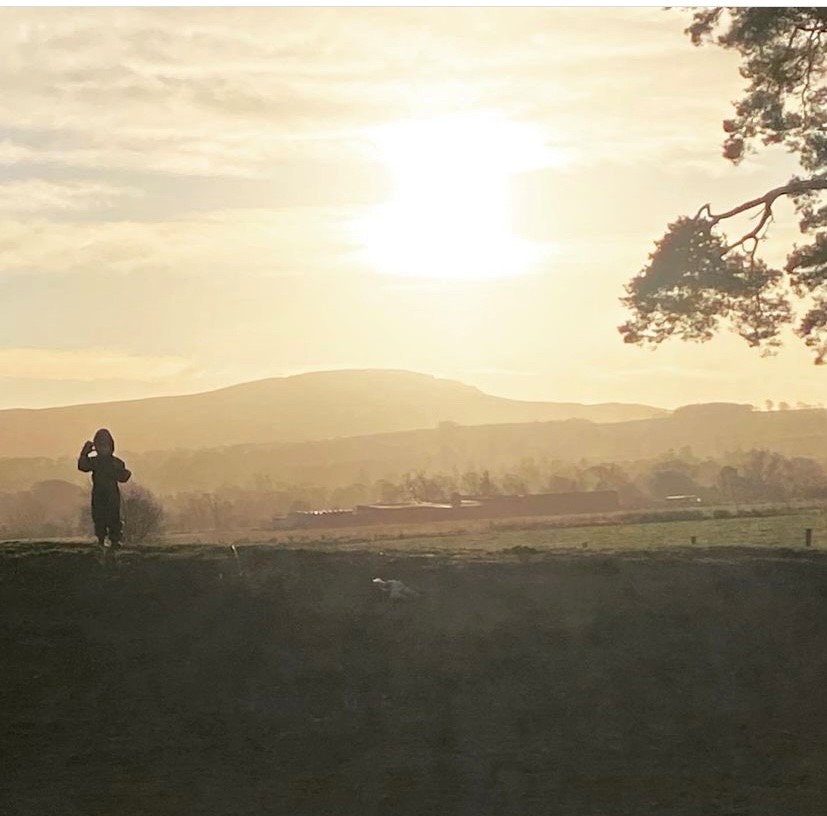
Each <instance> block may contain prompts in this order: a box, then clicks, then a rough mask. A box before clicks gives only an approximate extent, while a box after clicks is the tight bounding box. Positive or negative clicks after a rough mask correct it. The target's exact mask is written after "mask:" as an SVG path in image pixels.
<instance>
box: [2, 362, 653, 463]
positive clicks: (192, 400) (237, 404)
mask: <svg viewBox="0 0 827 816" xmlns="http://www.w3.org/2000/svg"><path fill="white" fill-rule="evenodd" d="M665 413H666V412H665V411H663V410H662V409H659V408H653V407H650V406H645V405H626V404H615V403H611V404H603V405H581V404H577V403H552V402H522V401H519V400H510V399H504V398H502V397H494V396H491V395H489V394H485V393H483V392H482V391H480V390H479V389H477V388H473V387H471V386H468V385H463V384H462V383H459V382H456V381H453V380H441V379H437V378H436V377H432V376H429V375H426V374H417V373H413V372H409V371H388V370H363V371H328V372H314V373H310V374H301V375H298V376H293V377H283V378H277V379H269V380H261V381H258V382H251V383H244V384H242V385H236V386H232V387H230V388H224V389H221V390H218V391H211V392H207V393H203V394H193V395H189V396H176V397H158V398H153V399H142V400H132V401H127V402H110V403H99V404H91V405H75V406H68V407H62V408H45V409H38V410H22V409H15V410H5V411H0V457H33V456H45V457H63V456H67V455H71V454H74V452H75V450H76V449H79V448H80V445H81V444H82V442H83V440H85V439H88V438H90V437H91V435H92V433H93V432H94V431H95V429H96V428H99V427H102V426H103V427H109V428H111V429H112V430H113V432H114V433H115V437H116V439H117V441H118V447H119V448H120V449H121V450H125V451H130V452H135V453H140V452H145V451H156V450H173V449H191V450H192V449H198V448H213V447H218V446H223V445H239V444H250V443H273V442H302V441H306V440H315V439H329V438H335V437H349V436H357V435H363V434H376V433H390V432H396V431H406V430H414V429H418V428H434V427H435V426H436V425H438V424H439V423H440V422H445V421H453V422H457V423H460V424H462V425H488V424H499V423H515V422H516V423H519V422H540V421H549V420H563V419H587V420H591V421H593V422H601V423H603V422H618V421H626V420H632V419H644V418H648V417H653V416H658V415H662V414H665Z"/></svg>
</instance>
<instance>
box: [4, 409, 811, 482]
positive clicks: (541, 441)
mask: <svg viewBox="0 0 827 816" xmlns="http://www.w3.org/2000/svg"><path fill="white" fill-rule="evenodd" d="M682 448H691V450H692V453H693V454H694V455H695V456H700V457H705V456H711V457H721V456H723V455H724V454H726V453H728V452H734V451H738V450H741V451H746V450H750V449H754V448H758V449H768V450H774V451H778V452H779V453H782V454H784V455H785V456H790V457H792V456H806V457H811V458H814V459H818V460H821V461H827V411H824V410H815V409H811V410H800V411H776V412H764V411H753V410H752V409H751V407H750V406H748V405H733V404H707V405H693V406H686V407H684V408H679V409H677V410H676V411H675V412H673V413H672V414H669V415H667V416H663V417H654V418H651V419H641V420H634V421H631V422H615V423H604V424H600V423H595V422H588V421H585V420H576V419H574V420H565V421H552V422H526V423H511V424H491V425H465V426H463V425H444V426H442V427H438V428H434V427H431V428H426V429H420V430H413V431H397V432H393V433H384V434H370V435H364V436H351V437H343V438H337V439H327V440H313V441H305V442H294V443H269V442H268V443H258V444H247V445H234V446H229V445H228V446H224V447H214V448H203V449H200V450H184V449H181V450H168V451H162V450H156V451H151V452H143V453H141V452H134V453H131V452H127V453H128V462H129V466H130V467H131V468H132V470H133V471H134V472H135V474H136V478H137V479H138V480H139V481H140V482H141V483H142V484H145V485H146V486H148V487H151V488H152V489H155V490H159V491H161V492H164V493H167V492H177V491H189V490H216V489H219V488H222V487H226V486H237V487H253V486H255V484H256V482H257V481H260V480H262V479H263V480H265V481H266V482H269V483H270V484H272V485H278V484H314V485H319V486H327V487H333V486H340V485H345V484H350V483H353V482H363V483H371V482H373V481H375V480H378V479H382V478H389V477H397V476H400V475H402V474H404V473H405V472H408V471H416V470H423V471H428V472H445V473H450V472H453V471H455V470H458V471H460V472H461V471H464V470H482V469H486V468H491V469H492V470H496V469H500V468H512V467H514V466H515V465H517V464H518V463H519V462H520V461H522V460H523V459H532V458H533V459H535V460H537V461H541V460H544V459H547V460H558V461H569V462H581V461H583V460H587V461H589V462H591V463H600V462H622V461H631V460H639V459H650V458H654V457H657V456H660V455H663V454H666V453H668V452H669V451H670V450H673V451H677V452H679V451H680V450H681V449H682ZM47 479H63V480H69V481H74V482H76V483H77V484H86V482H87V481H88V480H87V479H86V477H84V476H82V474H79V473H78V472H77V470H76V468H75V460H74V451H72V452H71V453H70V454H64V456H63V457H60V458H56V459H49V458H27V459H13V458H0V491H3V490H17V489H23V488H27V487H29V486H30V485H32V484H34V483H36V482H40V481H43V480H47Z"/></svg>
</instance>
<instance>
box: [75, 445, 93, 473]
mask: <svg viewBox="0 0 827 816" xmlns="http://www.w3.org/2000/svg"><path fill="white" fill-rule="evenodd" d="M94 447H95V446H94V445H93V444H92V442H90V441H89V440H88V439H87V440H86V441H85V442H84V443H83V447H82V448H81V449H80V456H78V470H80V471H82V472H83V473H90V472H91V470H92V461H91V460H90V459H89V454H90V453H91V452H92V448H94Z"/></svg>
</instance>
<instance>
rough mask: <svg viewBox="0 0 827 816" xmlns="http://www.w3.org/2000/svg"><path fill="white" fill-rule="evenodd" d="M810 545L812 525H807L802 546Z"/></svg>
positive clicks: (811, 541) (811, 542)
mask: <svg viewBox="0 0 827 816" xmlns="http://www.w3.org/2000/svg"><path fill="white" fill-rule="evenodd" d="M812 545H813V528H812V527H807V529H806V530H804V546H805V547H811V546H812Z"/></svg>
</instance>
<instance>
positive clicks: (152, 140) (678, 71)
mask: <svg viewBox="0 0 827 816" xmlns="http://www.w3.org/2000/svg"><path fill="white" fill-rule="evenodd" d="M0 21H2V22H3V23H4V25H3V26H2V27H0V47H2V48H3V51H4V54H5V55H6V59H5V60H4V61H3V63H2V64H1V65H0V82H2V85H3V88H4V94H3V96H2V98H0V122H2V123H3V124H5V125H6V126H7V127H10V128H15V129H17V135H16V136H14V135H13V136H12V137H10V138H9V140H7V141H6V142H5V148H4V149H0V160H2V157H3V154H4V152H5V154H6V155H11V156H18V157H23V156H26V157H28V158H30V159H31V160H35V161H46V162H55V161H64V162H67V163H69V164H71V165H73V166H85V167H95V166H97V167H105V166H116V167H131V168H138V167H142V168H146V169H154V170H157V171H161V172H170V173H202V174H229V175H241V176H247V177H254V176H256V174H261V173H264V174H267V173H268V167H271V166H272V165H273V163H274V162H278V161H286V160H294V159H295V158H296V157H297V156H300V155H301V156H305V157H307V156H310V157H319V156H324V155H325V154H326V155H333V154H335V155H338V156H342V155H346V154H348V153H349V152H350V153H351V154H355V153H358V152H359V140H360V138H361V134H362V132H363V131H364V130H365V129H366V128H367V127H369V126H371V125H376V124H380V123H383V122H389V121H393V120H396V119H399V118H409V117H416V116H428V115H433V114H439V113H441V112H446V111H452V112H457V111H462V110H476V109H480V108H485V107H490V108H495V109H501V110H504V111H506V112H508V113H509V114H511V115H513V116H515V117H516V118H520V117H523V118H531V119H532V120H533V121H539V122H543V123H544V124H545V125H546V126H547V127H548V128H549V133H550V136H551V137H552V138H556V139H560V140H562V141H563V143H564V146H567V145H571V146H574V147H577V148H578V149H579V150H580V154H581V156H582V158H583V159H584V160H587V159H588V158H589V157H591V158H593V157H594V156H595V154H596V152H603V151H610V152H613V154H614V155H615V156H617V155H619V154H623V155H628V151H630V150H634V149H635V146H637V147H638V150H636V151H635V153H636V155H646V154H648V153H649V151H650V149H651V145H650V144H649V143H650V142H651V143H655V144H661V143H662V141H663V139H664V138H665V139H666V141H669V140H670V139H682V140H683V141H684V142H685V141H692V137H691V136H688V135H687V133H688V131H692V130H697V127H695V128H693V127H692V125H693V122H694V123H695V124H697V122H698V121H699V117H706V116H712V115H714V116H715V117H716V118H718V119H720V118H722V115H723V113H722V112H721V111H720V110H719V104H720V103H719V99H720V98H725V94H728V93H730V91H732V92H733V93H734V92H735V87H736V86H735V83H737V82H738V81H739V79H738V76H737V72H736V71H735V68H734V66H735V61H734V59H735V58H734V57H733V55H730V54H726V53H724V52H722V51H721V50H720V49H705V50H704V51H703V53H701V51H699V50H698V49H692V48H691V46H690V45H689V44H688V41H687V40H686V37H685V36H684V35H683V34H682V29H683V27H684V25H685V23H686V15H685V14H684V15H681V14H679V13H677V12H674V13H669V14H667V13H664V12H662V11H659V10H657V9H591V10H584V9H563V8H548V9H492V8H485V9H470V8H457V9H449V8H428V9H415V8H412V9H411V8H409V9H405V8H394V9H368V8H365V9H358V8H339V9H337V8H326V9H301V8H259V9H228V8H223V9H209V8H207V9H129V8H108V9H106V8H101V9H57V8H53V9H25V10H23V9H3V10H2V11H0ZM726 66H728V67H729V68H731V70H723V69H724V68H725V67H726ZM712 81H714V83H715V85H716V86H717V87H719V88H720V93H716V94H708V93H702V94H698V93H696V92H694V91H696V90H697V88H698V87H699V85H701V84H703V83H708V82H712ZM642 138H643V139H644V140H645V141H646V142H647V143H646V144H643V143H640V139H642Z"/></svg>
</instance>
